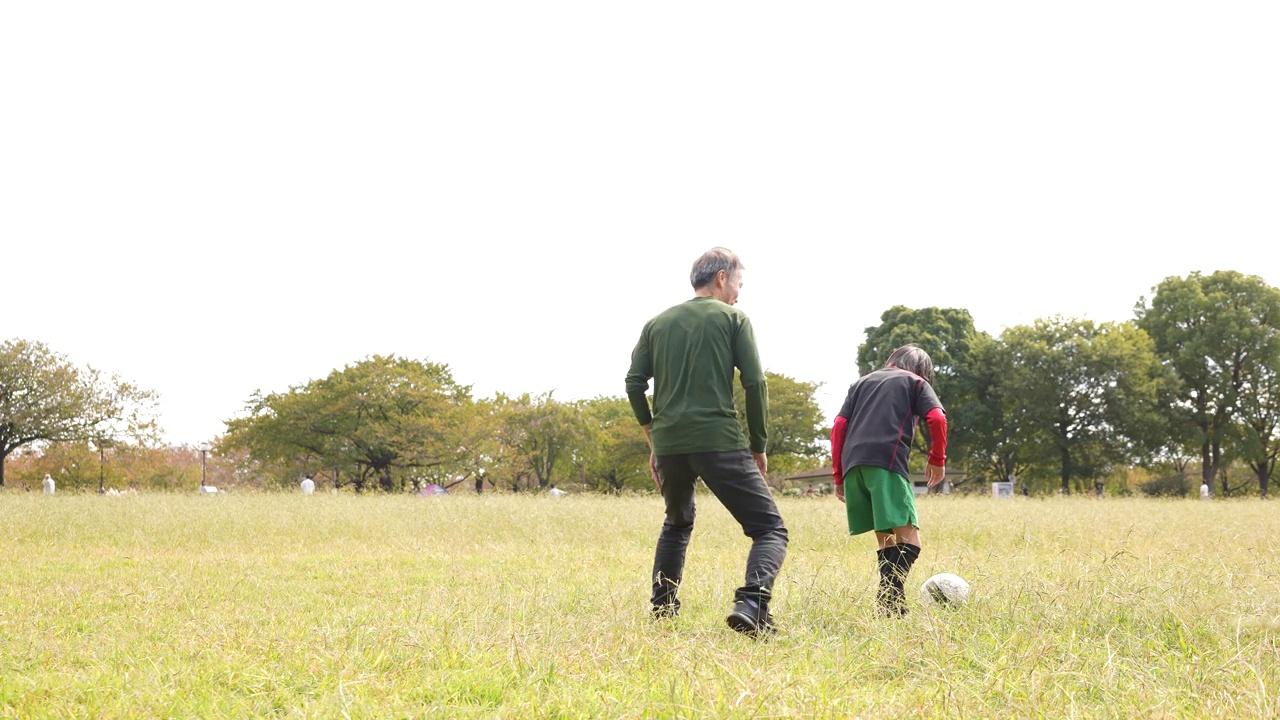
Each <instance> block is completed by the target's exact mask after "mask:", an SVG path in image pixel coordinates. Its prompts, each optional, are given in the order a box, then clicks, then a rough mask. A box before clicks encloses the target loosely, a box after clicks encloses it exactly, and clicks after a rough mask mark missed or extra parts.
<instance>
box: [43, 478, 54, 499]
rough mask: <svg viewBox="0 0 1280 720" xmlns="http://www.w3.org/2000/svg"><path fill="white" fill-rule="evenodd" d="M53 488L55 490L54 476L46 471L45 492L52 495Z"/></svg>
mask: <svg viewBox="0 0 1280 720" xmlns="http://www.w3.org/2000/svg"><path fill="white" fill-rule="evenodd" d="M53 490H54V484H53V478H52V477H50V476H49V473H45V474H44V494H45V495H52V494H53Z"/></svg>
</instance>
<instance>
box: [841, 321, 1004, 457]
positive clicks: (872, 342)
mask: <svg viewBox="0 0 1280 720" xmlns="http://www.w3.org/2000/svg"><path fill="white" fill-rule="evenodd" d="M866 333H867V339H866V341H865V342H863V343H862V344H861V345H859V346H858V372H859V373H861V374H863V375H866V374H867V373H869V372H872V371H874V370H876V369H878V368H880V367H883V366H884V363H885V360H887V359H888V358H889V355H890V354H891V353H892V352H893V351H894V350H895V349H896V348H899V347H902V346H903V345H906V344H908V343H914V344H916V345H919V346H920V347H921V348H922V349H924V351H925V352H927V353H929V357H930V358H931V359H932V360H933V365H934V373H935V377H934V380H933V383H932V384H933V389H934V391H936V392H937V393H938V398H939V399H941V400H942V404H943V406H944V407H946V409H947V420H948V436H947V455H948V462H949V463H950V464H955V465H960V464H964V461H965V458H966V456H967V454H968V451H969V448H970V446H971V445H972V444H973V442H974V439H973V438H971V437H970V428H971V427H972V425H973V423H974V421H975V418H971V417H970V414H971V412H976V413H981V412H982V411H983V410H982V409H981V408H973V409H972V411H971V409H970V406H971V405H972V404H973V403H974V402H976V401H977V400H978V399H979V397H978V396H977V395H975V394H974V392H973V391H974V389H975V383H974V379H973V378H972V377H968V376H967V375H966V373H967V372H968V371H969V368H970V367H971V366H972V363H973V357H972V356H973V350H974V347H975V345H976V344H977V343H979V342H981V341H982V340H983V339H984V338H987V336H986V335H985V334H984V333H979V332H978V331H977V330H975V329H974V325H973V316H972V315H970V314H969V311H968V310H964V309H960V308H937V307H927V308H919V309H912V308H908V307H905V306H903V305H895V306H894V307H891V308H889V309H888V310H886V311H884V313H883V314H882V315H881V316H880V324H879V325H876V326H874V327H869V328H867V329H866ZM916 442H917V444H918V447H917V449H919V450H921V451H924V452H927V451H928V445H929V433H928V431H927V429H925V428H924V427H923V423H922V427H921V432H919V433H916Z"/></svg>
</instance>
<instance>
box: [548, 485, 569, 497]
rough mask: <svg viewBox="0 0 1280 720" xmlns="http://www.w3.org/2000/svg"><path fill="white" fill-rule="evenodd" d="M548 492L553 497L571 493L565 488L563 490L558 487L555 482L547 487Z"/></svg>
mask: <svg viewBox="0 0 1280 720" xmlns="http://www.w3.org/2000/svg"><path fill="white" fill-rule="evenodd" d="M547 492H548V493H550V494H551V497H553V498H560V497H564V496H565V495H568V494H569V493H567V492H565V491H564V490H561V489H560V488H558V487H556V484H555V483H551V487H550V488H548V489H547Z"/></svg>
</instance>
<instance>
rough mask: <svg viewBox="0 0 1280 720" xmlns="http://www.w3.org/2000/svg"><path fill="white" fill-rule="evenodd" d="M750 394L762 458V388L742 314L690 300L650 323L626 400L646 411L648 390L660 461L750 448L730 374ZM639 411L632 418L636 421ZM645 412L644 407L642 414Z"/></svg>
mask: <svg viewBox="0 0 1280 720" xmlns="http://www.w3.org/2000/svg"><path fill="white" fill-rule="evenodd" d="M735 367H737V368H738V369H739V371H740V372H741V373H742V385H743V388H744V389H745V390H746V391H747V395H748V411H749V413H750V415H752V416H754V417H749V421H750V422H749V426H750V428H751V435H752V437H751V443H750V446H751V448H752V450H755V451H756V452H764V449H765V448H764V445H765V440H766V435H765V429H764V426H765V418H766V417H767V412H768V410H767V408H768V389H767V386H766V384H765V378H764V371H763V370H762V369H761V367H760V358H759V354H758V353H757V351H756V344H755V336H754V333H753V332H752V329H751V322H750V320H748V319H747V316H746V314H745V313H743V312H742V311H740V310H737V309H735V308H733V307H732V306H730V305H726V304H725V303H723V302H720V301H719V300H717V299H715V298H713V297H695V298H693V299H692V300H688V301H686V302H683V303H681V304H679V305H676V306H675V307H672V308H670V309H668V310H666V311H665V312H663V313H661V314H660V315H658V316H657V317H655V318H653V319H652V320H650V321H649V322H648V323H647V324H646V325H645V327H644V330H643V332H642V333H641V336H640V341H639V343H637V345H636V349H635V351H634V352H633V353H632V357H631V370H630V372H628V373H627V394H628V396H629V397H630V398H631V400H632V405H633V406H636V405H637V398H638V400H639V401H640V403H641V404H644V405H646V406H647V402H646V401H645V399H644V392H645V389H646V388H647V386H648V380H649V378H650V377H652V378H653V380H654V387H653V428H652V433H653V445H654V450H655V452H656V453H657V454H659V455H670V454H679V453H690V452H720V451H727V450H741V449H743V448H745V447H747V446H748V443H747V440H746V438H744V437H743V436H742V430H741V428H740V427H739V426H738V421H737V412H736V410H735V409H734V404H733V371H734V368H735ZM639 409H640V408H638V407H637V411H638V412H637V414H638V415H639V414H640V413H639ZM645 410H647V407H646V408H645Z"/></svg>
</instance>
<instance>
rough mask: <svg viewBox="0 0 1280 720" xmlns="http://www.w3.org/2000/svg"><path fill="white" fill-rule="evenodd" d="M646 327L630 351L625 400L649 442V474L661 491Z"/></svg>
mask: <svg viewBox="0 0 1280 720" xmlns="http://www.w3.org/2000/svg"><path fill="white" fill-rule="evenodd" d="M648 329H649V328H648V327H646V328H645V331H644V332H641V333H640V341H639V342H637V343H636V347H635V349H634V350H632V351H631V369H630V370H628V371H627V400H628V401H629V402H630V403H631V412H633V413H635V416H636V420H637V421H638V422H639V423H640V428H641V429H642V430H644V440H645V442H647V443H649V475H650V476H651V477H652V478H653V484H654V485H657V486H658V492H662V477H661V476H660V475H658V455H657V453H655V452H654V450H653V433H652V432H651V430H652V429H653V411H652V410H651V409H650V408H649V398H648V397H646V393H648V392H649V379H650V378H652V377H653V364H652V362H651V361H650V359H649V337H648V336H649V333H648Z"/></svg>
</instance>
